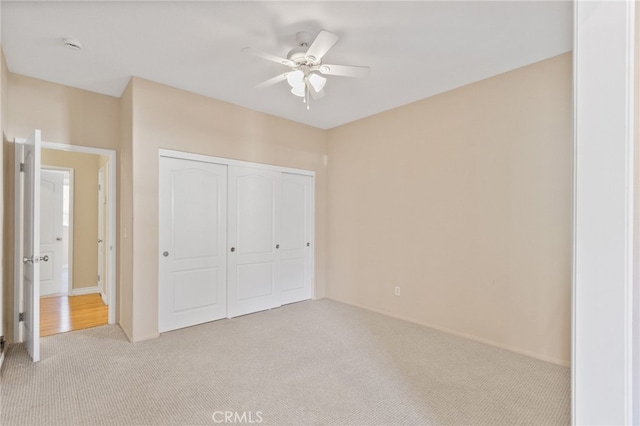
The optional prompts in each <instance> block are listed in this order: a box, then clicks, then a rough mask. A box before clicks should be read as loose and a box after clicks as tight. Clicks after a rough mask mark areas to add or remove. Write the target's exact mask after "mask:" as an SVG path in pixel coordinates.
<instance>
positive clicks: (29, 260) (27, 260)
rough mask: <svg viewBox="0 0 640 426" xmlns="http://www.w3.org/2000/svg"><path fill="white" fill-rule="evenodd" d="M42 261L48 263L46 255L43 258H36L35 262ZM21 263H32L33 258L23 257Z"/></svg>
mask: <svg viewBox="0 0 640 426" xmlns="http://www.w3.org/2000/svg"><path fill="white" fill-rule="evenodd" d="M39 260H42V261H43V262H48V261H49V256H48V255H46V254H45V255H44V256H40V257H37V258H36V262H37V261H39ZM22 263H33V256H29V257H27V256H25V257H23V258H22Z"/></svg>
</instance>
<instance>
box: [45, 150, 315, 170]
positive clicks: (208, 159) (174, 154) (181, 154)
mask: <svg viewBox="0 0 640 426" xmlns="http://www.w3.org/2000/svg"><path fill="white" fill-rule="evenodd" d="M43 143H44V142H43ZM158 152H159V154H160V157H169V158H179V159H182V160H193V161H202V162H204V163H216V164H225V165H227V166H239V167H257V168H260V169H263V170H273V171H278V172H286V173H294V174H298V175H305V176H315V175H316V172H314V171H313V170H303V169H294V168H290V167H281V166H275V165H273V164H265V163H254V162H251V161H242V160H233V159H230V158H223V157H212V156H209V155H203V154H193V153H191V152H185V151H174V150H172V149H162V148H161V149H159V150H158Z"/></svg>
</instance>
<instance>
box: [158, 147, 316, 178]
mask: <svg viewBox="0 0 640 426" xmlns="http://www.w3.org/2000/svg"><path fill="white" fill-rule="evenodd" d="M159 152H160V157H171V158H178V159H183V160H194V161H202V162H205V163H216V164H224V165H227V166H239V167H257V168H261V169H263V170H274V171H278V172H285V173H293V174H298V175H305V176H313V177H315V175H316V172H314V171H312V170H303V169H294V168H291V167H281V166H274V165H271V164H265V163H254V162H251V161H241V160H233V159H231V158H223V157H211V156H209V155H202V154H193V153H190V152H185V151H175V150H171V149H160V150H159Z"/></svg>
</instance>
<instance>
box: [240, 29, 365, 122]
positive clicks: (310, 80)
mask: <svg viewBox="0 0 640 426" xmlns="http://www.w3.org/2000/svg"><path fill="white" fill-rule="evenodd" d="M296 40H297V41H298V46H297V47H295V48H293V49H292V50H291V51H290V52H289V53H288V54H287V57H286V59H285V58H281V57H278V56H276V55H272V54H271V53H267V52H263V51H262V50H258V49H254V48H251V47H245V48H244V49H242V51H243V52H245V53H248V54H250V55H254V56H257V57H259V58H262V59H267V60H269V61H273V62H277V63H279V64H282V65H286V66H288V67H289V68H290V70H289V71H287V72H284V73H282V74H280V75H277V76H275V77H273V78H270V79H269V80H266V81H264V82H262V83H260V84H258V85H257V86H256V88H264V87H268V86H272V85H274V84H277V83H280V82H281V81H284V80H287V82H288V83H289V85H290V86H291V93H293V94H294V95H296V96H300V97H301V98H302V99H303V102H304V103H305V104H306V105H307V109H309V97H311V98H313V99H320V98H322V97H324V96H325V92H324V86H325V83H326V82H327V79H326V78H325V77H323V75H336V76H342V77H365V76H366V75H368V74H369V70H370V68H369V67H361V66H354V65H329V64H325V63H323V62H322V58H323V57H324V55H325V54H326V53H327V52H328V51H329V49H331V47H333V45H334V44H336V42H337V41H338V36H337V35H335V34H333V33H330V32H329V31H325V30H322V31H320V33H319V34H318V35H317V37H316V38H315V40H313V42H311V36H310V35H309V33H306V32H299V33H297V34H296Z"/></svg>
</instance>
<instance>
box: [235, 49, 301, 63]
mask: <svg viewBox="0 0 640 426" xmlns="http://www.w3.org/2000/svg"><path fill="white" fill-rule="evenodd" d="M242 52H243V53H248V54H249V55H253V56H257V57H258V58H262V59H266V60H267V61H272V62H276V63H278V64H282V65H287V66H292V65H293V62H291V61H290V60H288V59H285V58H281V57H279V56H276V55H272V54H271V53H267V52H264V51H262V50H258V49H254V48H253V47H245V48H244V49H242Z"/></svg>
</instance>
